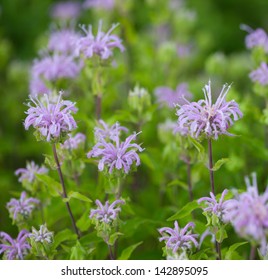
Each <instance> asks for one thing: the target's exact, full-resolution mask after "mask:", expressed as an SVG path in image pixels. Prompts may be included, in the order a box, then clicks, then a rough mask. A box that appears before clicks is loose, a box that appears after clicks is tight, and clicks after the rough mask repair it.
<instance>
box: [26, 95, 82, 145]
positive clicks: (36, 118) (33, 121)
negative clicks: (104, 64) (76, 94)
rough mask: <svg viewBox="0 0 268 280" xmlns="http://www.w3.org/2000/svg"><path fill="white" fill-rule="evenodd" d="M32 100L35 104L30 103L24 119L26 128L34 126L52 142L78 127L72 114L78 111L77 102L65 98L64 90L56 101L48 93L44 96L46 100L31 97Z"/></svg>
mask: <svg viewBox="0 0 268 280" xmlns="http://www.w3.org/2000/svg"><path fill="white" fill-rule="evenodd" d="M30 100H31V101H32V103H33V104H31V103H28V107H29V109H28V110H27V111H26V114H27V115H28V116H27V117H26V119H25V121H24V127H25V129H26V130H28V129H29V127H30V126H33V127H34V128H35V129H37V131H39V132H40V134H41V136H43V137H45V139H46V141H47V142H50V141H57V140H59V138H60V136H61V135H62V134H67V133H69V132H70V131H72V130H74V129H75V128H76V127H77V124H76V122H75V120H74V118H73V116H72V113H76V112H77V108H76V107H75V103H73V102H71V101H68V100H63V99H62V92H60V93H59V97H58V100H57V102H56V103H54V102H51V101H50V100H49V99H48V96H47V95H45V96H44V101H41V100H38V99H37V98H35V99H33V98H31V97H30Z"/></svg>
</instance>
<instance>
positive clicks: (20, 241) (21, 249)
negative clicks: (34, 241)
mask: <svg viewBox="0 0 268 280" xmlns="http://www.w3.org/2000/svg"><path fill="white" fill-rule="evenodd" d="M28 236H29V233H28V231H26V230H21V231H20V232H19V234H18V237H17V238H16V239H13V238H12V237H11V236H10V235H9V234H7V233H5V232H0V241H1V243H0V254H2V253H4V256H5V257H6V259H8V260H23V259H24V257H25V256H26V255H27V254H28V252H29V250H30V249H31V246H30V244H29V243H28V242H27V238H28Z"/></svg>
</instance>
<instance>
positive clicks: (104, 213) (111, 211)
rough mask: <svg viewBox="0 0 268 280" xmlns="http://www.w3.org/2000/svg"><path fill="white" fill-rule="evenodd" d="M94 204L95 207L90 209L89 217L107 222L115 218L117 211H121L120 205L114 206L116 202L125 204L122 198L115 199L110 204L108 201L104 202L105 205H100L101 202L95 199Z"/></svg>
mask: <svg viewBox="0 0 268 280" xmlns="http://www.w3.org/2000/svg"><path fill="white" fill-rule="evenodd" d="M95 202H96V205H97V206H98V208H97V209H92V210H91V211H90V216H89V218H90V219H93V218H95V219H97V220H99V221H101V222H104V223H106V224H109V223H110V222H112V221H114V220H116V218H117V216H118V213H119V212H120V211H121V208H120V207H117V208H114V207H115V206H116V205H117V204H125V202H124V201H123V200H120V199H117V200H115V201H114V202H113V203H112V204H109V202H108V201H106V202H105V205H102V204H101V202H100V201H99V200H98V199H97V200H96V201H95Z"/></svg>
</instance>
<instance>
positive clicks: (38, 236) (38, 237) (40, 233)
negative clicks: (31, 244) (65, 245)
mask: <svg viewBox="0 0 268 280" xmlns="http://www.w3.org/2000/svg"><path fill="white" fill-rule="evenodd" d="M29 238H31V239H32V240H34V241H35V242H41V243H52V240H53V232H51V231H49V230H48V229H47V226H46V225H41V226H40V229H39V230H36V229H35V228H34V227H33V228H32V233H30V234H29Z"/></svg>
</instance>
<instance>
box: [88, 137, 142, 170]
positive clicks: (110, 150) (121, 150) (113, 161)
mask: <svg viewBox="0 0 268 280" xmlns="http://www.w3.org/2000/svg"><path fill="white" fill-rule="evenodd" d="M137 135H138V134H137V133H134V134H132V135H130V136H128V137H127V138H126V140H125V141H122V142H120V139H119V137H117V138H116V139H115V140H114V141H111V142H107V140H105V139H104V138H102V139H100V140H99V142H98V143H97V144H96V145H95V146H94V147H93V149H92V150H91V151H90V152H89V153H88V154H87V157H88V158H90V157H97V158H99V159H100V160H99V164H98V169H99V171H103V170H104V167H105V166H107V167H108V168H109V173H110V174H111V173H112V172H113V170H114V168H115V169H117V170H122V171H123V172H124V173H128V172H129V171H130V168H131V166H132V164H133V163H134V162H135V163H136V166H138V165H140V158H139V156H138V154H137V151H139V152H142V151H143V150H144V149H142V148H141V146H140V145H138V144H136V143H131V142H132V141H133V140H135V139H136V137H137Z"/></svg>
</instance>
